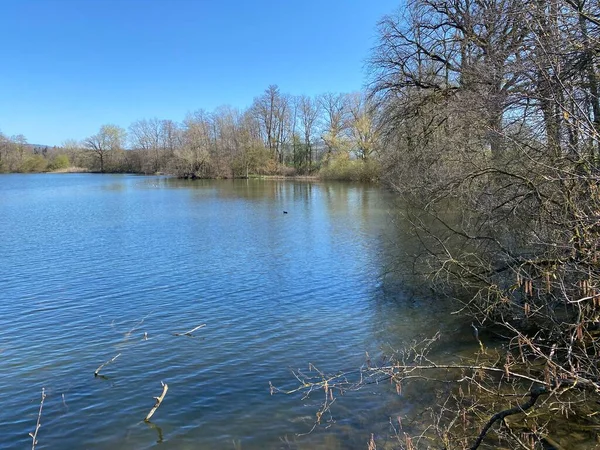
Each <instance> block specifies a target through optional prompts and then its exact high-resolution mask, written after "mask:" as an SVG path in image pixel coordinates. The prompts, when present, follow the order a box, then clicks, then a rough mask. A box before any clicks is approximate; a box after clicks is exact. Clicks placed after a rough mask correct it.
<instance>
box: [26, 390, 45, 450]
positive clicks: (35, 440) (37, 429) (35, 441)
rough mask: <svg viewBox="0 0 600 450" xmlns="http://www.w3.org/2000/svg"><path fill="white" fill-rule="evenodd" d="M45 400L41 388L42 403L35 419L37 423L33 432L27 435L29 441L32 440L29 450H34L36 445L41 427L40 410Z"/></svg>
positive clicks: (43, 391)
mask: <svg viewBox="0 0 600 450" xmlns="http://www.w3.org/2000/svg"><path fill="white" fill-rule="evenodd" d="M45 398H46V390H45V389H44V388H42V401H41V402H40V411H39V412H38V418H37V423H36V425H35V431H34V432H33V433H29V436H31V439H32V440H33V442H32V443H31V450H35V445H36V444H37V443H38V441H37V434H38V431H39V429H40V427H41V426H42V425H41V424H40V421H41V420H42V408H43V407H44V399H45Z"/></svg>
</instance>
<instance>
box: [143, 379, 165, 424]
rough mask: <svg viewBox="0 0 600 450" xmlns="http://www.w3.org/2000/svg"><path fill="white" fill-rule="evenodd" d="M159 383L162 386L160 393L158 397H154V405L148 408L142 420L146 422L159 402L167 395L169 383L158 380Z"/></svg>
mask: <svg viewBox="0 0 600 450" xmlns="http://www.w3.org/2000/svg"><path fill="white" fill-rule="evenodd" d="M160 384H162V386H163V391H162V394H160V397H154V398H155V399H156V403H155V404H154V406H153V407H152V409H151V410H150V412H149V413H148V415H147V416H146V418H145V419H144V422H148V421H149V420H150V418H151V417H152V416H153V415H154V413H155V412H156V410H157V409H158V407H159V406H160V405H161V403H162V402H163V400H164V399H165V395H167V391H168V390H169V385H168V384H166V383H163V382H162V381H161V382H160Z"/></svg>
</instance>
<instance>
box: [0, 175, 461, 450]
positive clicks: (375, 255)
mask: <svg viewBox="0 0 600 450" xmlns="http://www.w3.org/2000/svg"><path fill="white" fill-rule="evenodd" d="M396 206H397V205H396V200H395V198H394V197H393V195H391V194H389V193H386V192H384V191H382V190H380V189H379V188H377V187H374V186H362V185H350V184H343V183H330V184H327V183H308V182H290V181H261V180H235V181H231V180H224V181H194V182H190V181H185V182H184V181H178V180H173V179H169V178H161V177H139V176H127V175H90V174H60V175H50V174H48V175H2V176H0V398H2V403H1V404H2V408H1V409H0V447H2V448H24V447H26V446H28V445H31V438H30V437H29V436H28V433H29V432H32V431H33V429H34V428H35V422H36V418H37V414H38V408H39V400H40V393H41V389H42V387H44V388H45V390H46V393H47V398H46V400H45V403H44V409H43V414H42V427H41V429H40V431H39V434H38V440H39V444H38V446H37V448H38V449H42V448H86V449H105V448H110V449H112V450H116V449H121V448H122V449H131V448H150V447H154V446H157V445H161V446H163V447H166V448H173V449H186V448H190V449H191V448H194V449H196V448H243V449H255V448H256V449H258V448H280V447H282V446H284V443H285V442H291V443H293V444H294V445H297V446H298V447H299V448H323V449H332V448H365V447H366V442H367V441H368V439H369V436H370V434H371V433H372V432H374V431H381V433H384V434H385V424H386V423H387V421H388V418H389V417H390V416H392V415H394V414H402V412H403V411H406V410H407V409H409V408H410V407H411V399H408V398H405V399H400V400H399V399H398V398H397V397H395V396H394V395H392V394H391V390H390V389H389V387H387V386H385V387H374V388H373V389H367V390H363V391H360V392H356V393H352V394H351V395H348V396H346V397H344V398H343V399H341V400H340V401H339V402H337V404H336V405H335V408H333V411H332V412H333V414H334V418H335V420H336V422H335V423H333V424H331V426H330V427H329V428H325V427H319V428H317V429H316V430H315V431H314V432H313V433H311V434H310V435H308V436H298V434H302V433H306V432H307V431H308V430H310V428H311V427H312V422H313V419H314V414H315V412H316V408H317V406H318V404H319V401H320V398H311V399H306V400H302V398H301V396H300V395H291V396H286V395H275V396H270V395H269V382H272V383H273V384H274V385H277V386H282V387H293V386H294V381H295V380H294V378H293V377H292V375H291V372H290V369H294V368H298V367H302V368H305V369H306V368H308V364H309V363H312V364H315V365H316V366H318V367H319V368H320V369H322V370H331V371H335V370H339V369H346V368H356V367H359V366H360V365H361V364H362V363H363V362H364V359H365V356H364V355H365V351H368V352H369V353H370V354H377V353H379V352H381V350H382V348H393V347H397V346H401V345H402V344H403V343H405V342H408V341H410V340H412V339H414V338H415V337H418V336H426V335H428V334H429V335H430V334H432V333H433V332H435V331H436V330H437V329H439V328H440V326H442V327H443V326H444V325H441V324H440V320H441V318H442V317H444V315H445V312H444V311H445V309H444V308H443V305H440V304H439V302H438V303H436V301H435V299H434V300H433V301H432V300H431V299H424V298H421V297H419V296H414V295H408V294H407V292H408V291H409V289H405V288H406V286H403V285H402V283H401V282H399V281H398V280H397V279H395V278H394V276H393V275H389V274H388V275H386V272H387V271H388V270H389V269H390V268H391V267H392V266H393V265H397V264H398V257H399V255H401V254H403V252H404V251H405V250H406V249H407V248H409V247H410V245H411V240H412V239H413V238H412V237H411V236H410V235H409V234H407V233H406V231H404V230H403V229H402V225H401V223H399V222H398V221H397V220H396V219H395V217H396V215H395V208H396ZM284 211H286V212H287V213H286V214H284ZM200 324H206V326H205V327H204V328H201V329H199V330H198V331H197V332H195V333H194V335H195V337H188V336H174V335H173V333H178V332H184V331H186V330H189V329H192V328H194V327H196V326H198V325H200ZM446 326H447V327H452V326H453V325H452V324H449V325H446ZM145 334H147V338H148V339H147V340H145V339H144V335H145ZM119 353H120V356H119V358H118V359H117V360H115V362H114V363H113V364H110V365H108V366H106V367H105V368H104V369H103V370H102V372H101V373H102V374H104V375H105V378H102V377H96V378H95V377H94V370H95V369H96V368H97V367H98V366H99V365H100V364H101V363H102V362H104V361H107V360H109V359H111V358H112V357H114V356H115V355H117V354H119ZM161 381H164V382H166V383H168V385H169V392H168V394H167V396H166V399H165V401H164V403H163V405H162V406H161V407H160V408H159V410H158V412H157V413H156V414H155V416H154V417H153V419H152V422H153V423H152V424H146V423H144V422H143V418H144V417H145V415H146V413H147V412H148V411H149V409H150V408H151V407H152V405H153V404H154V400H153V398H152V397H154V396H157V395H159V394H160V392H161V384H160V383H161ZM382 424H383V425H382Z"/></svg>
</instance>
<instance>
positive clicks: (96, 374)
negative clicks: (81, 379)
mask: <svg viewBox="0 0 600 450" xmlns="http://www.w3.org/2000/svg"><path fill="white" fill-rule="evenodd" d="M119 356H121V354H120V353H119V354H118V355H117V356H115V357H114V358H113V359H111V360H108V361H106V362H105V363H104V364H100V367H98V368H97V369H96V371H95V372H94V376H95V377H97V376H98V374H99V373H100V371H101V370H102V368H103V367H104V366H106V365H108V364H110V363H112V362H115V359H117V358H118V357H119Z"/></svg>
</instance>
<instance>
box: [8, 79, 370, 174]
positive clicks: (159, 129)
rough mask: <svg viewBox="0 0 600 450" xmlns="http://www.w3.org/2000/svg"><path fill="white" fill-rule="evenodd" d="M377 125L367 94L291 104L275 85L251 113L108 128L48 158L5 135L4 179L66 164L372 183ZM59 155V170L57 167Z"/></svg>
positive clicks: (297, 99) (203, 114)
mask: <svg viewBox="0 0 600 450" xmlns="http://www.w3.org/2000/svg"><path fill="white" fill-rule="evenodd" d="M375 117H376V107H375V105H374V103H373V102H372V101H371V98H370V97H369V96H368V95H367V94H366V93H351V94H340V93H326V94H322V95H318V96H315V97H309V96H306V95H302V96H293V95H289V94H285V93H282V92H281V91H280V89H279V87H278V86H276V85H271V86H269V87H268V88H267V89H266V90H265V91H264V92H263V93H262V94H261V95H259V96H257V97H256V98H255V99H254V101H253V103H252V105H250V107H249V108H247V109H245V110H240V109H236V108H232V107H229V106H223V107H219V108H217V109H216V110H215V111H213V112H208V111H205V110H202V109H200V110H197V111H194V112H191V113H189V114H187V116H186V117H185V119H184V120H183V121H182V122H180V123H179V122H175V121H173V120H161V119H157V118H151V119H141V120H137V121H135V122H133V123H132V124H131V125H130V126H129V128H128V129H127V130H126V129H124V128H122V127H120V126H117V125H112V124H106V125H102V126H101V127H100V129H99V131H98V133H96V134H94V135H92V136H89V137H87V138H85V139H83V140H82V141H75V140H67V141H65V142H64V143H63V145H62V146H60V147H58V148H53V149H52V151H50V152H49V153H44V154H41V153H39V152H36V151H35V149H34V148H33V147H31V146H28V145H27V141H26V139H25V138H24V137H23V136H21V135H20V136H14V137H12V138H8V137H6V136H4V135H2V134H0V171H4V172H30V171H32V172H36V171H44V170H53V169H54V170H56V169H63V166H64V165H65V161H66V160H65V158H68V163H67V165H73V166H76V167H80V168H84V169H86V170H90V171H95V172H134V173H145V174H150V173H169V174H174V175H177V176H180V177H185V178H239V177H248V176H249V175H252V174H262V175H290V174H298V175H310V174H315V173H317V172H318V171H319V170H320V169H324V168H327V170H324V175H326V176H327V174H329V175H331V176H339V175H341V177H348V178H352V177H354V178H360V179H373V178H376V177H377V171H376V166H375V162H374V161H375V158H374V156H375V151H376V140H377V137H378V132H377V125H376V123H377V122H376V120H375ZM58 155H61V158H60V160H59V161H58V162H60V163H61V164H59V166H60V167H56V166H57V164H55V163H53V161H54V159H56V158H57V156H58ZM364 167H368V171H367V170H363V168H364ZM340 168H341V169H343V170H338V169H340ZM335 170H338V172H339V173H338V172H335Z"/></svg>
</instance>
